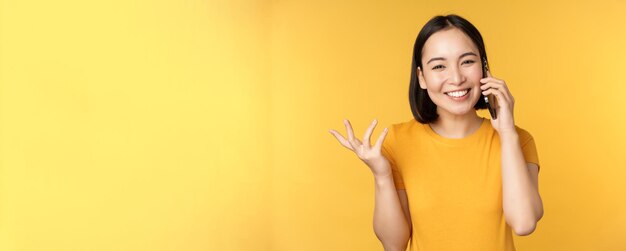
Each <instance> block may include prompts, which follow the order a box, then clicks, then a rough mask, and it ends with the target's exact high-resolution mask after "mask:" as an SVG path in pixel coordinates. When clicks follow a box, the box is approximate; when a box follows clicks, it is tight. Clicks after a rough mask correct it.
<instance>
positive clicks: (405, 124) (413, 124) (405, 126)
mask: <svg viewBox="0 0 626 251" xmlns="http://www.w3.org/2000/svg"><path fill="white" fill-rule="evenodd" d="M421 126H422V124H421V123H419V122H418V121H417V120H415V119H414V118H411V119H409V120H405V121H402V122H398V123H395V124H391V127H392V128H389V129H390V130H393V131H394V132H395V133H399V134H406V133H409V132H411V131H414V130H415V129H416V128H419V127H421Z"/></svg>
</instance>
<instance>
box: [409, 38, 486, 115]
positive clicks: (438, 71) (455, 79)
mask: <svg viewBox="0 0 626 251" xmlns="http://www.w3.org/2000/svg"><path fill="white" fill-rule="evenodd" d="M421 60H422V67H423V69H418V79H419V84H420V87H421V88H422V89H427V92H428V95H429V96H430V99H431V100H432V101H433V102H434V103H435V104H436V105H437V113H438V114H439V115H444V116H445V115H446V114H445V113H447V114H450V115H452V116H455V115H456V116H462V115H466V114H467V113H468V112H474V113H475V110H474V105H475V104H476V102H477V101H478V99H479V98H480V96H481V90H480V85H481V83H480V79H481V78H483V71H482V63H481V61H480V53H479V51H478V48H477V47H476V45H475V44H474V42H473V41H472V40H471V39H470V37H469V36H467V35H466V34H465V33H463V31H461V30H459V29H457V28H451V29H446V30H441V31H438V32H436V33H434V34H432V35H431V36H430V37H429V38H428V39H427V40H426V43H425V44H424V48H423V49H422V59H421Z"/></svg>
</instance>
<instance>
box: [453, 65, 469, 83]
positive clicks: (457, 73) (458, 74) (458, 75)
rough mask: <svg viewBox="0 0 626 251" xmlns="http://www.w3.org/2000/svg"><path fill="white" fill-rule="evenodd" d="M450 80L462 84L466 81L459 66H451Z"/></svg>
mask: <svg viewBox="0 0 626 251" xmlns="http://www.w3.org/2000/svg"><path fill="white" fill-rule="evenodd" d="M450 82H451V83H452V84H455V85H461V84H462V83H463V82H465V75H463V72H462V71H461V69H459V68H458V67H451V69H450Z"/></svg>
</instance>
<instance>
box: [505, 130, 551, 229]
mask: <svg viewBox="0 0 626 251" xmlns="http://www.w3.org/2000/svg"><path fill="white" fill-rule="evenodd" d="M500 143H501V146H502V193H503V198H502V202H503V210H504V215H505V219H506V221H507V223H508V224H509V226H511V227H512V228H513V229H514V230H515V232H516V234H517V235H528V234H530V233H532V232H533V231H534V229H535V227H536V224H537V221H538V220H539V218H540V217H541V215H542V214H543V204H542V202H541V197H540V196H539V191H538V190H537V189H536V188H535V186H534V185H533V183H532V180H531V176H530V173H529V171H528V166H527V165H526V161H525V160H524V155H523V153H522V148H521V146H520V142H519V136H518V135H517V133H509V134H504V135H500Z"/></svg>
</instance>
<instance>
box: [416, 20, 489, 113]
mask: <svg viewBox="0 0 626 251" xmlns="http://www.w3.org/2000/svg"><path fill="white" fill-rule="evenodd" d="M449 28H458V29H460V30H461V31H463V32H464V33H465V34H466V35H467V36H469V38H470V39H472V41H473V42H474V44H475V45H476V47H478V52H479V54H480V61H481V63H483V64H484V63H485V62H488V61H487V52H486V51H485V43H484V42H483V37H482V36H481V35H480V32H478V29H476V27H474V25H472V24H471V23H470V22H469V21H467V20H465V19H464V18H462V17H460V16H458V15H454V14H450V15H447V16H435V17H433V18H431V19H430V20H429V21H428V22H427V23H426V24H425V25H424V27H422V30H420V32H419V34H418V35H417V38H416V39H415V45H414V46H413V63H412V65H411V84H410V86H409V103H410V104H411V112H413V117H415V119H416V120H417V121H419V122H420V123H422V124H427V123H430V122H434V121H435V120H437V118H438V117H439V114H437V105H435V103H433V101H432V100H431V99H430V96H428V92H427V91H426V90H425V89H422V88H420V86H419V82H418V78H417V67H420V69H422V70H424V67H423V66H422V48H424V44H425V43H426V40H427V39H428V38H429V37H430V36H431V35H433V34H434V33H435V32H438V31H441V30H445V29H449ZM483 67H484V65H483ZM483 69H484V68H483ZM485 76H486V75H485V73H484V71H483V77H485ZM486 108H487V103H485V99H484V96H483V95H482V94H481V95H480V98H479V99H478V102H476V104H475V105H474V110H478V109H486Z"/></svg>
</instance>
